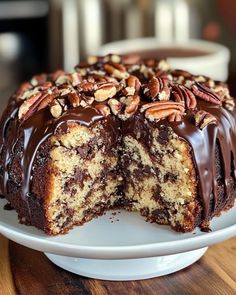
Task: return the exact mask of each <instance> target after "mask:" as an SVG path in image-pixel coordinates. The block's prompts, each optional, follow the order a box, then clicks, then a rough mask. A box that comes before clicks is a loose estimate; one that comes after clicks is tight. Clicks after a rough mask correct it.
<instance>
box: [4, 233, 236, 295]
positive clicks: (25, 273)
mask: <svg viewBox="0 0 236 295" xmlns="http://www.w3.org/2000/svg"><path fill="white" fill-rule="evenodd" d="M9 246H10V264H11V269H12V274H13V280H14V283H15V286H16V291H17V294H19V295H29V294H33V295H49V294H50V295H51V294H53V295H80V294H81V295H87V294H89V295H107V294H109V295H110V294H112V295H116V294H117V295H119V294H121V295H126V294H129V295H135V294H142V295H143V294H144V295H145V294H147V295H152V294H153V295H154V294H155V295H173V294H174V295H201V294H202V295H205V294H207V295H208V294H210V295H211V294H212V295H235V294H236V237H235V238H233V239H231V240H228V241H226V242H223V243H221V244H218V245H216V246H213V247H210V248H209V250H208V251H207V253H206V254H205V256H204V257H203V258H202V259H201V260H200V261H198V262H197V263H195V264H194V265H192V266H190V267H188V268H186V269H184V270H182V271H180V272H177V273H175V274H171V275H168V276H165V277H160V278H154V279H149V280H143V281H132V282H108V281H99V280H93V279H87V278H84V277H81V276H77V275H74V274H71V273H69V272H66V271H64V270H62V269H60V268H59V267H57V266H55V265H54V264H52V263H51V262H50V261H49V260H48V259H47V258H46V257H45V256H44V254H42V253H40V252H37V251H34V250H31V249H28V248H25V247H23V246H20V245H18V244H16V243H13V242H10V243H9ZM0 286H1V284H0ZM29 290H32V291H31V292H29ZM5 294H7V293H4V295H5ZM9 294H12V293H9Z"/></svg>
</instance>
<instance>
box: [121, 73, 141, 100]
mask: <svg viewBox="0 0 236 295" xmlns="http://www.w3.org/2000/svg"><path fill="white" fill-rule="evenodd" d="M126 85H127V86H126V87H125V88H124V90H123V93H124V95H134V94H136V93H138V92H139V90H140V87H141V83H140V81H139V79H138V77H136V76H133V75H130V76H129V78H128V79H127V81H126Z"/></svg>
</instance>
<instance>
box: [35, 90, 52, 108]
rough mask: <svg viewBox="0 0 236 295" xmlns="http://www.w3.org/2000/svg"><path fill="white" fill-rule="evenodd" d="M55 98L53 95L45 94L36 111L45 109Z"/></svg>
mask: <svg viewBox="0 0 236 295" xmlns="http://www.w3.org/2000/svg"><path fill="white" fill-rule="evenodd" d="M55 97H56V95H55V94H47V95H46V96H45V98H44V99H43V100H42V102H41V103H40V104H39V106H38V108H37V111H39V110H42V109H44V108H46V107H47V106H48V105H49V104H50V103H51V102H52V101H53V100H54V98H55Z"/></svg>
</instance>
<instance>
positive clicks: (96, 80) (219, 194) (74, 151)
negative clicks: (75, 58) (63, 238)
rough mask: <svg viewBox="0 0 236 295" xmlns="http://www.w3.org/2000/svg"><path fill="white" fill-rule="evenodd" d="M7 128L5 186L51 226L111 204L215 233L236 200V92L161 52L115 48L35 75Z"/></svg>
mask: <svg viewBox="0 0 236 295" xmlns="http://www.w3.org/2000/svg"><path fill="white" fill-rule="evenodd" d="M0 128H1V129H0V141H1V142H0V188H1V194H2V195H3V196H4V197H5V198H6V199H7V200H8V201H9V203H10V204H11V206H12V207H13V208H15V210H16V211H17V213H18V216H19V220H20V222H22V223H25V224H30V225H34V226H36V227H38V228H40V229H42V230H44V231H45V233H47V234H49V235H56V234H59V233H66V232H67V231H68V230H69V229H70V228H72V227H73V226H74V225H81V224H83V223H84V222H86V221H88V220H91V219H92V218H93V217H95V216H98V215H100V214H102V213H103V212H104V210H106V209H110V208H112V209H114V208H124V209H126V210H130V211H137V212H140V213H141V215H143V216H145V217H146V219H147V220H149V221H151V222H156V223H158V224H166V225H170V226H171V227H172V228H173V229H174V230H175V231H180V232H189V231H192V230H193V229H194V228H196V227H197V226H199V227H201V228H202V230H208V229H209V221H210V220H211V219H212V218H213V217H214V216H216V215H219V214H220V213H221V212H222V211H224V210H226V209H229V208H230V207H232V206H233V204H234V200H235V196H236V170H235V167H236V116H235V113H234V99H233V98H232V97H231V96H230V94H229V90H228V88H227V85H226V84H224V83H221V82H215V81H213V80H212V79H210V78H208V77H205V76H196V75H191V74H190V73H189V72H186V71H182V70H172V69H170V67H169V66H168V64H167V63H166V61H164V60H161V61H157V60H151V59H148V60H141V59H138V58H137V57H135V58H132V57H128V56H118V55H112V54H111V55H107V56H105V57H90V58H88V60H87V62H85V63H81V64H79V65H78V66H76V67H75V71H74V72H73V73H65V72H64V71H62V70H58V71H56V72H54V73H52V74H49V75H47V74H40V75H36V76H34V77H33V78H32V79H31V80H30V82H26V83H23V84H22V85H21V87H20V88H19V89H18V91H17V92H16V93H15V94H14V95H13V96H12V98H11V99H10V100H9V103H8V106H7V108H6V110H5V111H4V113H3V115H2V119H1V127H0Z"/></svg>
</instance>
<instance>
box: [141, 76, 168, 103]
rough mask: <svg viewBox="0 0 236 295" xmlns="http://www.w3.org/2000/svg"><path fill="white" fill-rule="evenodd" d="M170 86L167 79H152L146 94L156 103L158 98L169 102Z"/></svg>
mask: <svg viewBox="0 0 236 295" xmlns="http://www.w3.org/2000/svg"><path fill="white" fill-rule="evenodd" d="M168 84H169V82H168V80H166V79H163V78H161V77H152V78H151V79H150V80H149V82H148V84H147V87H146V88H145V89H144V94H145V96H147V97H149V98H151V99H152V100H153V101H156V98H158V99H159V100H169V98H170V88H169V85H168Z"/></svg>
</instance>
